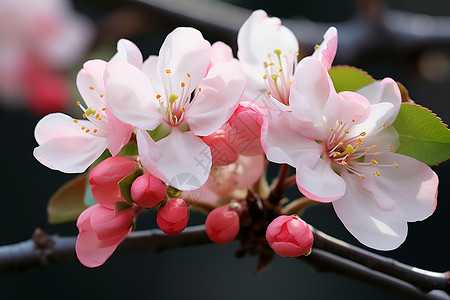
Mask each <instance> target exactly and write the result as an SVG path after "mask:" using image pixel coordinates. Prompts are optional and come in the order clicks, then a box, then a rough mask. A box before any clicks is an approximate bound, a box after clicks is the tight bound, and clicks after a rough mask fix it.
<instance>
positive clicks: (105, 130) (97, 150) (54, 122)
mask: <svg viewBox="0 0 450 300" xmlns="http://www.w3.org/2000/svg"><path fill="white" fill-rule="evenodd" d="M139 56H140V65H141V66H142V55H141V54H140V51H139V50H138V49H137V47H136V46H135V45H134V44H132V43H131V42H129V41H127V40H120V41H119V42H118V54H117V55H116V56H115V57H116V58H113V59H121V58H124V59H125V58H128V57H129V58H130V59H129V60H130V62H134V63H136V64H137V65H139ZM136 57H138V58H136ZM124 63H126V62H124ZM105 68H106V62H105V61H102V60H90V61H88V62H86V63H85V64H84V65H83V69H82V70H81V71H80V72H79V73H78V76H77V86H78V90H79V92H80V94H81V96H82V97H83V99H84V102H85V103H86V106H87V107H84V106H83V105H82V104H81V103H80V102H79V101H78V103H77V104H78V106H79V107H80V108H81V110H82V111H83V113H84V114H83V117H84V118H85V120H76V119H73V118H71V117H69V116H67V115H65V114H62V113H54V114H50V115H47V116H45V117H44V118H42V119H41V120H40V121H39V123H38V124H37V125H36V129H35V133H34V134H35V138H36V141H37V142H38V144H39V146H38V147H36V148H35V149H34V152H33V154H34V156H35V157H36V159H37V160H38V161H39V162H41V163H42V164H43V165H45V166H47V167H49V168H51V169H54V170H59V171H62V172H65V173H81V172H84V171H85V170H86V169H87V168H88V167H89V166H90V165H91V164H92V163H93V162H94V161H95V160H96V159H97V158H98V157H99V156H100V155H101V154H102V153H103V152H104V151H105V150H106V148H108V149H109V151H110V152H111V154H113V155H117V154H118V153H119V151H120V149H121V148H122V146H123V145H125V144H126V143H128V141H129V139H130V136H131V133H132V132H133V127H132V126H131V125H128V124H125V123H123V122H122V121H120V120H119V119H117V118H116V117H115V116H114V115H113V114H112V113H111V111H110V110H109V108H108V107H107V104H106V103H105V99H106V98H107V97H108V96H109V95H108V94H107V93H106V90H105V86H104V83H103V73H104V71H105Z"/></svg>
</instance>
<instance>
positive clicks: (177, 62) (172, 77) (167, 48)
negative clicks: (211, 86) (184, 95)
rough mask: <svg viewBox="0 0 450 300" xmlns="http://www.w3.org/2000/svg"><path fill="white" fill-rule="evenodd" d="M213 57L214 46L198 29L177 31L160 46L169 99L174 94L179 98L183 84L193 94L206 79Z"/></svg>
mask: <svg viewBox="0 0 450 300" xmlns="http://www.w3.org/2000/svg"><path fill="white" fill-rule="evenodd" d="M210 55H211V45H210V44H209V42H208V41H206V40H205V39H204V38H203V36H202V34H201V33H200V31H198V30H197V29H194V28H187V27H178V28H176V29H175V30H174V31H172V32H171V33H170V34H169V35H168V36H167V38H166V40H165V41H164V43H163V44H162V46H161V50H160V51H159V59H158V62H157V70H158V72H159V74H160V77H161V79H162V80H161V81H162V83H163V84H164V87H165V91H166V95H170V93H172V92H173V93H175V94H177V95H178V96H180V95H181V86H180V84H181V82H185V83H186V86H187V88H189V91H188V94H190V93H191V92H192V91H193V90H194V89H195V88H196V87H197V85H198V83H199V82H200V80H202V79H203V77H205V75H206V70H207V68H208V65H209V59H210ZM167 70H170V74H167V73H166V71H167ZM188 73H189V74H190V78H188V76H187V74H188ZM169 82H170V83H169Z"/></svg>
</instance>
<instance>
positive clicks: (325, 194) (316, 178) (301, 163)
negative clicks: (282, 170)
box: [296, 153, 346, 202]
mask: <svg viewBox="0 0 450 300" xmlns="http://www.w3.org/2000/svg"><path fill="white" fill-rule="evenodd" d="M320 154H321V153H308V154H304V155H302V156H300V157H299V159H298V160H297V165H296V172H297V176H296V178H297V186H298V189H299V190H300V192H301V193H302V194H303V195H305V196H306V197H308V198H310V199H312V200H316V201H319V202H331V201H334V200H336V199H339V198H340V197H342V196H343V195H344V193H345V189H346V188H345V182H344V180H343V179H342V178H341V177H340V176H339V175H338V174H336V172H335V171H334V170H333V168H332V163H331V161H330V160H329V159H327V158H325V159H322V158H320ZM342 172H346V171H342Z"/></svg>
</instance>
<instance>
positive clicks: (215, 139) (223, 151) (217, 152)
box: [203, 124, 238, 166]
mask: <svg viewBox="0 0 450 300" xmlns="http://www.w3.org/2000/svg"><path fill="white" fill-rule="evenodd" d="M229 130H230V126H229V125H228V124H225V125H224V126H222V128H220V129H218V130H217V131H215V132H214V133H212V134H210V135H208V136H205V137H203V141H204V142H205V143H206V144H207V145H208V146H209V148H210V149H211V156H212V165H213V166H226V165H229V164H232V163H234V162H236V161H237V159H238V153H237V150H236V147H235V146H234V144H232V143H231V142H230V141H229V140H228V138H227V136H228V135H229V134H227V131H229Z"/></svg>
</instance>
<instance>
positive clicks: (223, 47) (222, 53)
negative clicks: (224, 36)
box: [208, 42, 238, 71]
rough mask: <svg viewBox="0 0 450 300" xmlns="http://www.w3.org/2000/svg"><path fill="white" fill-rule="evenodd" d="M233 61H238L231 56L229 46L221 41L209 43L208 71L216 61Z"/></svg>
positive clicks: (231, 52) (231, 51)
mask: <svg viewBox="0 0 450 300" xmlns="http://www.w3.org/2000/svg"><path fill="white" fill-rule="evenodd" d="M233 61H235V62H238V60H237V59H235V58H234V57H233V50H232V49H231V47H230V46H228V45H227V44H225V43H223V42H215V43H214V44H212V45H211V58H210V60H209V66H208V71H209V70H210V69H211V68H212V66H214V65H215V64H217V63H220V62H233Z"/></svg>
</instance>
